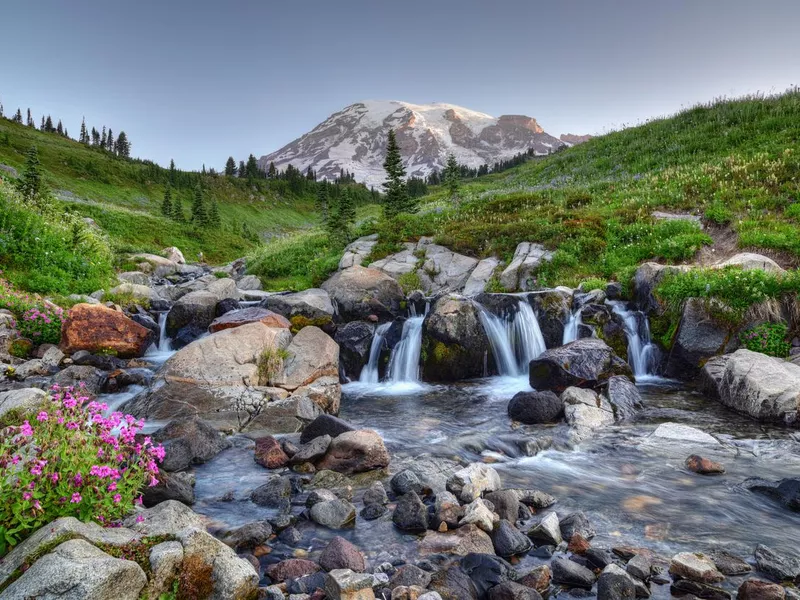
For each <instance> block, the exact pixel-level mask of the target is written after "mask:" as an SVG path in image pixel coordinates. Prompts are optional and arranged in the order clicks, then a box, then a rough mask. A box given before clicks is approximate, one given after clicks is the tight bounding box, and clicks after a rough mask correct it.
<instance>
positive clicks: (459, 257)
mask: <svg viewBox="0 0 800 600" xmlns="http://www.w3.org/2000/svg"><path fill="white" fill-rule="evenodd" d="M477 264H478V259H476V258H472V257H470V256H465V255H463V254H458V253H456V252H453V251H452V250H448V249H447V248H445V247H444V246H440V245H438V244H428V245H426V246H425V262H424V263H423V264H422V270H421V271H420V272H419V278H420V282H421V283H422V289H423V290H425V291H426V292H429V293H437V292H441V291H460V290H462V289H464V286H465V284H466V283H467V280H468V279H469V276H470V274H471V273H472V271H473V270H474V269H475V267H476V266H477Z"/></svg>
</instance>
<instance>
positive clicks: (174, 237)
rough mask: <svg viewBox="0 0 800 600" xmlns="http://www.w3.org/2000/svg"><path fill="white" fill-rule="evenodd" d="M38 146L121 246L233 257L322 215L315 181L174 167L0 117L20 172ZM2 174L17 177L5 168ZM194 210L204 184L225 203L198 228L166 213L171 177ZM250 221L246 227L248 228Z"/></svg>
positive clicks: (58, 185) (74, 201) (69, 204)
mask: <svg viewBox="0 0 800 600" xmlns="http://www.w3.org/2000/svg"><path fill="white" fill-rule="evenodd" d="M34 145H35V146H36V147H37V149H38V151H39V158H40V160H41V164H42V168H43V170H44V176H45V180H46V182H47V184H48V185H49V186H50V188H51V189H52V190H53V192H54V195H55V196H56V197H58V198H59V199H61V200H62V201H63V202H64V207H65V209H66V210H70V211H73V212H75V213H77V214H79V215H81V216H84V217H90V218H92V219H94V220H95V221H96V222H97V224H98V225H99V226H100V227H101V228H102V229H103V230H104V231H105V232H106V233H107V234H108V236H109V237H110V240H111V242H112V245H113V247H114V249H115V250H116V251H118V252H122V251H131V250H135V251H150V252H153V251H160V250H161V249H162V248H164V247H166V246H178V247H180V248H182V249H183V250H184V251H185V252H186V255H187V258H188V257H191V258H195V257H196V256H197V254H198V252H203V253H204V255H205V257H206V259H207V260H210V261H214V262H224V261H227V260H232V259H234V258H237V257H239V256H242V255H243V254H245V253H246V252H247V251H248V250H250V249H252V248H253V247H255V245H256V239H255V237H254V236H253V235H252V234H253V233H255V234H257V235H258V236H259V237H261V238H262V239H268V238H270V237H272V236H274V235H282V234H284V233H286V232H287V231H293V230H301V229H305V228H308V227H310V226H312V225H313V224H314V223H315V222H316V221H317V218H316V215H315V214H314V212H313V202H314V191H313V189H312V187H311V186H304V185H302V182H301V184H300V185H299V186H295V185H292V182H289V181H285V180H266V179H257V180H248V179H239V178H231V177H223V176H212V175H201V174H200V173H196V172H194V173H192V172H185V171H175V172H174V173H172V174H171V173H170V170H169V169H164V168H161V167H159V166H158V165H155V164H153V163H151V162H147V161H138V160H124V159H121V158H118V157H115V156H113V155H111V154H110V153H107V152H103V151H101V150H98V149H96V148H92V147H89V146H85V145H83V144H80V143H78V142H76V141H74V140H71V139H67V138H65V137H62V136H59V135H56V134H53V133H44V132H40V131H38V130H36V129H32V128H29V127H26V126H24V125H21V124H17V123H13V122H11V121H9V120H7V119H0V165H7V166H9V167H11V168H13V169H16V170H17V171H21V170H22V168H23V166H24V164H25V154H26V152H27V151H28V149H29V148H30V147H31V146H34ZM0 177H7V178H8V177H10V174H9V171H8V170H0ZM170 182H172V183H171V185H172V188H173V196H174V197H178V198H180V200H181V201H182V205H183V210H184V212H186V213H188V211H189V207H190V204H191V199H192V194H193V192H194V189H195V188H196V186H197V184H198V183H202V186H203V189H204V194H205V198H206V199H207V201H209V202H210V201H212V200H215V201H216V202H217V203H218V206H219V213H220V216H221V221H222V225H221V227H219V228H216V229H205V230H203V229H198V228H196V227H192V226H191V225H188V224H182V223H178V222H176V221H174V220H171V219H166V218H164V217H163V216H162V215H161V202H162V199H163V196H164V190H165V187H166V186H167V184H168V183H170ZM245 224H246V228H245V227H244V226H245Z"/></svg>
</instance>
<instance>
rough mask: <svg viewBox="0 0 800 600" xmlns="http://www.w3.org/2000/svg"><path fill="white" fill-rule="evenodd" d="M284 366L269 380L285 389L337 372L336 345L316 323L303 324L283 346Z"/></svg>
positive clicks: (334, 375) (297, 386)
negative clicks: (314, 324) (284, 346)
mask: <svg viewBox="0 0 800 600" xmlns="http://www.w3.org/2000/svg"><path fill="white" fill-rule="evenodd" d="M286 354H287V358H286V359H285V360H284V361H283V369H282V370H281V372H280V373H279V374H278V375H277V376H276V377H275V378H274V379H273V380H272V381H271V383H272V385H276V386H278V387H281V388H283V389H285V390H288V391H294V390H296V389H297V388H299V387H301V386H304V385H309V384H311V383H313V382H314V381H316V380H317V379H319V378H320V377H325V376H330V377H338V376H339V345H338V344H337V343H336V342H334V341H333V339H331V337H330V336H328V335H327V334H326V333H325V332H324V331H322V330H321V329H319V328H318V327H313V326H309V327H304V328H303V329H301V330H300V331H299V332H298V333H297V335H296V336H294V339H293V340H292V343H291V344H289V346H288V347H287V348H286Z"/></svg>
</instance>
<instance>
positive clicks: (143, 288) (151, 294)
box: [109, 282, 161, 306]
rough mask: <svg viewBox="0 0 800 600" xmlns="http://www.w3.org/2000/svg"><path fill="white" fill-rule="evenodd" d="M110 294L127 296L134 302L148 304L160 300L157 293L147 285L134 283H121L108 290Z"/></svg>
mask: <svg viewBox="0 0 800 600" xmlns="http://www.w3.org/2000/svg"><path fill="white" fill-rule="evenodd" d="M109 295H110V296H127V297H130V298H132V299H133V300H134V302H137V303H140V304H144V305H145V306H148V305H150V304H155V303H158V302H159V301H161V297H160V296H159V295H158V293H157V292H156V291H155V290H154V289H153V288H151V287H149V286H148V285H139V284H136V283H127V282H126V283H121V284H119V285H118V286H116V287H113V288H111V289H110V290H109Z"/></svg>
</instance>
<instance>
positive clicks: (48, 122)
mask: <svg viewBox="0 0 800 600" xmlns="http://www.w3.org/2000/svg"><path fill="white" fill-rule="evenodd" d="M44 130H45V131H46V132H47V133H53V131H55V128H54V127H53V119H51V118H50V115H47V118H46V119H45V120H44Z"/></svg>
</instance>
